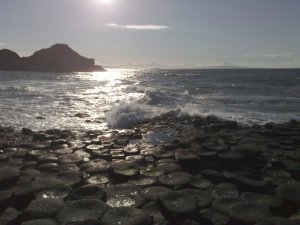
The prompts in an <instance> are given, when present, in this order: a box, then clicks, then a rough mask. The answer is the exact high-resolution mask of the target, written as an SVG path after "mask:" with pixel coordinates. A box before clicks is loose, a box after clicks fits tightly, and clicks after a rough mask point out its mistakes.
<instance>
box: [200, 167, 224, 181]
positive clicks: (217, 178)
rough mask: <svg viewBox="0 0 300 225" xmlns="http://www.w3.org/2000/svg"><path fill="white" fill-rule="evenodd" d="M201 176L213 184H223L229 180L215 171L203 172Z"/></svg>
mask: <svg viewBox="0 0 300 225" xmlns="http://www.w3.org/2000/svg"><path fill="white" fill-rule="evenodd" d="M201 174H202V175H203V177H204V178H206V179H208V180H210V181H212V182H213V183H222V182H227V181H228V180H229V179H228V177H226V176H225V175H224V174H223V173H220V172H218V171H214V170H202V171H201Z"/></svg>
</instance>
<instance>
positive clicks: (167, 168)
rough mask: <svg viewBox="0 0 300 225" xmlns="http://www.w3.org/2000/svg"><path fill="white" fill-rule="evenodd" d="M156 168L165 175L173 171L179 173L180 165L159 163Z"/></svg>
mask: <svg viewBox="0 0 300 225" xmlns="http://www.w3.org/2000/svg"><path fill="white" fill-rule="evenodd" d="M156 168H157V169H158V170H162V171H164V172H165V173H172V172H175V171H181V168H180V165H179V164H176V163H160V164H157V166H156Z"/></svg>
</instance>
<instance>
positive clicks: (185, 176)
mask: <svg viewBox="0 0 300 225" xmlns="http://www.w3.org/2000/svg"><path fill="white" fill-rule="evenodd" d="M191 177H192V176H191V175H190V174H189V173H185V172H174V173H169V174H167V175H163V176H161V177H160V178H159V182H160V183H161V184H162V185H166V186H172V187H174V186H179V185H184V184H187V183H188V182H189V181H190V179H191Z"/></svg>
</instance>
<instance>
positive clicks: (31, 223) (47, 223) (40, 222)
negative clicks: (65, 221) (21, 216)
mask: <svg viewBox="0 0 300 225" xmlns="http://www.w3.org/2000/svg"><path fill="white" fill-rule="evenodd" d="M21 225H58V224H57V223H56V222H55V221H54V220H52V219H36V220H28V221H25V222H23V223H22V224H21Z"/></svg>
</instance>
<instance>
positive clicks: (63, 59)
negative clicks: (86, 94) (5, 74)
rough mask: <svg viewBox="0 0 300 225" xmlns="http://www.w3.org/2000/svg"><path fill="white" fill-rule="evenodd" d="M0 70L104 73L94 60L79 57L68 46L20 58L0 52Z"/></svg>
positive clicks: (52, 48) (11, 53)
mask: <svg viewBox="0 0 300 225" xmlns="http://www.w3.org/2000/svg"><path fill="white" fill-rule="evenodd" d="M0 62H1V64H0V70H9V71H43V72H92V71H104V69H103V68H102V67H101V66H96V65H95V60H94V59H88V58H85V57H82V56H80V55H79V54H78V53H76V52H75V51H73V50H72V49H71V48H70V47H69V46H68V45H65V44H55V45H53V46H51V47H50V48H47V49H42V50H39V51H37V52H35V53H34V54H33V55H32V56H29V57H23V58H20V57H19V56H18V55H17V54H16V53H14V52H12V51H10V50H6V49H3V50H0Z"/></svg>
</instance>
